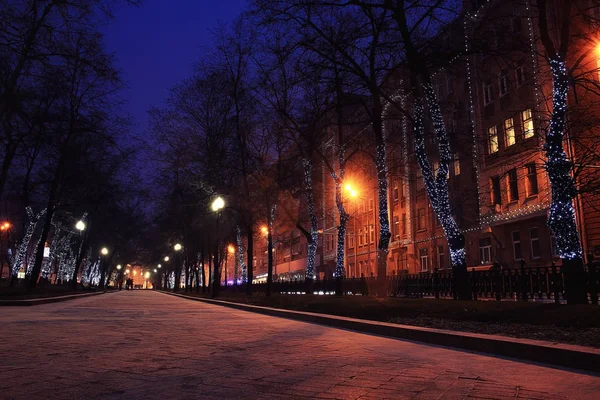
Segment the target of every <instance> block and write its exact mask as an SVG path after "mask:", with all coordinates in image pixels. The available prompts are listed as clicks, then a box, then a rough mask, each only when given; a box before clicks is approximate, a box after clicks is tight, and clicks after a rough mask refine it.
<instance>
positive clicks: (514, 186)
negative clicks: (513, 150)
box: [507, 169, 519, 201]
mask: <svg viewBox="0 0 600 400" xmlns="http://www.w3.org/2000/svg"><path fill="white" fill-rule="evenodd" d="M507 179H508V201H516V200H519V183H518V182H517V170H516V169H511V170H510V171H508V176H507Z"/></svg>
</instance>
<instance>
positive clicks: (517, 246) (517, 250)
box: [512, 231, 523, 260]
mask: <svg viewBox="0 0 600 400" xmlns="http://www.w3.org/2000/svg"><path fill="white" fill-rule="evenodd" d="M512 243H513V252H514V255H515V260H520V259H522V258H523V256H522V254H521V232H519V231H514V232H513V233H512Z"/></svg>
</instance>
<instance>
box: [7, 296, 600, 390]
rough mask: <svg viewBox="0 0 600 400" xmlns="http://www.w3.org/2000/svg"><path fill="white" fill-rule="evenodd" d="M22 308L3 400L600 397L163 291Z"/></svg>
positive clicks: (553, 376) (16, 315)
mask: <svg viewBox="0 0 600 400" xmlns="http://www.w3.org/2000/svg"><path fill="white" fill-rule="evenodd" d="M16 308H17V307H15V308H12V307H5V308H3V313H2V314H0V337H2V338H3V339H4V340H2V341H0V353H1V354H5V355H6V354H10V357H0V378H1V379H0V399H5V398H14V399H27V400H36V399H43V400H48V399H50V400H54V399H85V400H88V399H138V398H139V399H151V400H152V399H207V400H211V399H220V400H222V399H241V400H245V399H248V400H250V399H253V400H254V399H265V400H278V399H319V398H320V399H323V400H325V399H360V400H374V399H379V400H381V399H394V400H402V399H436V400H437V399H443V400H454V399H456V400H458V399H460V400H465V399H469V398H473V399H475V398H480V399H485V398H487V399H495V400H504V399H509V398H510V399H516V398H519V399H521V398H522V399H528V398H529V399H544V400H545V399H559V400H564V399H575V400H577V399H585V400H588V399H589V400H595V399H596V398H598V396H597V394H598V393H600V378H599V377H598V376H596V375H591V374H579V373H577V372H574V371H567V370H560V369H556V368H548V367H545V366H540V365H533V364H528V363H521V362H517V361H514V360H507V359H500V358H493V357H488V356H484V355H480V354H473V353H466V352H461V351H456V350H451V349H444V348H440V347H433V346H426V345H420V344H415V343H410V342H403V341H400V340H393V339H387V338H383V337H376V336H370V335H365V334H359V333H353V332H350V331H345V330H337V329H333V328H329V327H324V326H319V325H315V324H307V323H302V322H298V321H292V320H286V319H283V318H275V317H269V316H264V315H259V314H254V313H247V312H243V311H237V310H232V309H229V308H224V307H219V306H216V305H210V304H204V303H199V302H192V301H188V300H184V299H180V298H176V297H171V296H166V295H163V294H159V293H156V292H151V291H130V292H120V293H114V294H111V295H105V296H102V297H100V298H87V299H77V300H73V301H70V302H65V303H54V304H47V305H43V306H38V307H31V308H27V309H23V308H20V309H18V310H16ZM32 333H33V334H35V335H37V336H38V337H40V338H43V340H40V341H37V342H36V341H32V340H31V338H32ZM9 396H10V397H9Z"/></svg>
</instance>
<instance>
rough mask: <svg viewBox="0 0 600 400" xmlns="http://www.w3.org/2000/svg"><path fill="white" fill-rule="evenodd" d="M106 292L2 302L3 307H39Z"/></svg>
mask: <svg viewBox="0 0 600 400" xmlns="http://www.w3.org/2000/svg"><path fill="white" fill-rule="evenodd" d="M104 293H106V292H93V293H81V294H69V295H65V296H49V297H38V298H35V299H22V300H0V307H1V306H11V307H14V306H17V307H19V306H21V307H23V306H24V307H28V306H37V305H40V304H49V303H58V302H60V301H67V300H73V299H79V298H83V297H89V296H95V295H99V294H104Z"/></svg>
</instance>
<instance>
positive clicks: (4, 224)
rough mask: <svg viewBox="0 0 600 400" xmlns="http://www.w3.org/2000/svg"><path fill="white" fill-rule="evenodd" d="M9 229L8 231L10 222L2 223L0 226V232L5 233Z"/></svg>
mask: <svg viewBox="0 0 600 400" xmlns="http://www.w3.org/2000/svg"><path fill="white" fill-rule="evenodd" d="M9 229H10V222H4V223H3V224H2V225H0V230H3V231H7V230H9Z"/></svg>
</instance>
